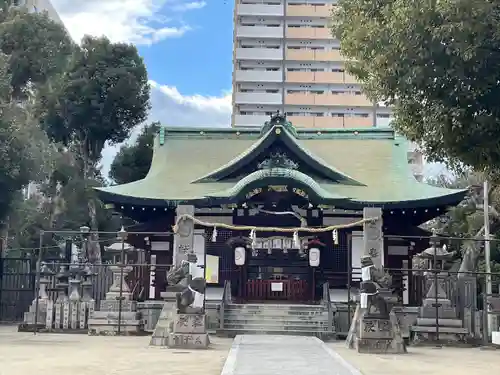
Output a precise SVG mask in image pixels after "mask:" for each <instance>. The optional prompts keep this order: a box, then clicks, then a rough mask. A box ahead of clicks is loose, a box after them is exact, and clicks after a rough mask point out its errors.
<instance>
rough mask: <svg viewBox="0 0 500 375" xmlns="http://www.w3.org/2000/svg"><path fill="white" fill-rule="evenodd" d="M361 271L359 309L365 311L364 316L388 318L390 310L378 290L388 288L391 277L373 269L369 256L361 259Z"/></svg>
mask: <svg viewBox="0 0 500 375" xmlns="http://www.w3.org/2000/svg"><path fill="white" fill-rule="evenodd" d="M361 270H362V271H361V272H362V281H361V286H360V296H361V303H360V305H361V307H362V308H365V309H366V315H368V316H369V315H377V316H379V317H382V318H388V317H389V313H390V308H389V305H388V303H387V301H386V299H385V298H384V297H383V296H382V295H380V290H381V289H388V288H390V286H391V281H392V279H391V276H390V275H388V274H387V273H385V272H384V271H382V270H378V269H377V268H375V266H374V265H373V261H372V259H371V257H370V256H365V257H363V258H361Z"/></svg>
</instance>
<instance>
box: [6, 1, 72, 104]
mask: <svg viewBox="0 0 500 375" xmlns="http://www.w3.org/2000/svg"><path fill="white" fill-rule="evenodd" d="M3 13H4V14H5V18H4V19H0V21H1V22H0V51H1V52H3V53H4V54H6V55H7V56H9V59H8V66H9V69H8V72H9V74H10V78H11V82H10V84H11V87H12V96H13V98H16V99H26V97H27V96H28V94H29V91H30V90H29V88H33V86H34V85H35V86H36V85H38V84H45V83H46V82H47V81H48V79H49V78H51V77H53V76H54V75H56V74H59V73H61V72H62V71H63V70H64V68H65V67H66V65H67V63H68V58H69V56H70V55H71V54H72V53H73V50H74V48H75V45H74V43H73V42H72V40H71V38H70V37H69V35H68V33H67V32H66V30H65V28H64V27H63V26H61V25H60V24H58V23H57V22H54V21H53V20H51V19H50V18H49V17H48V15H47V14H45V13H42V14H39V13H29V12H27V11H26V10H23V9H16V8H12V9H10V10H5V11H4V12H3Z"/></svg>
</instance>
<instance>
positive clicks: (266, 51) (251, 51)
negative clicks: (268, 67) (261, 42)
mask: <svg viewBox="0 0 500 375" xmlns="http://www.w3.org/2000/svg"><path fill="white" fill-rule="evenodd" d="M236 59H237V60H279V61H282V60H283V49H281V48H279V49H271V48H236Z"/></svg>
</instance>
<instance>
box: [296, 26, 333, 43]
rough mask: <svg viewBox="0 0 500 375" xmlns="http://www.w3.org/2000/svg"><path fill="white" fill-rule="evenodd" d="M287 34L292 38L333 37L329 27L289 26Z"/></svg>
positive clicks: (323, 38)
mask: <svg viewBox="0 0 500 375" xmlns="http://www.w3.org/2000/svg"><path fill="white" fill-rule="evenodd" d="M286 36H287V38H290V39H320V40H327V39H333V37H332V34H331V31H330V29H329V28H328V27H287V28H286Z"/></svg>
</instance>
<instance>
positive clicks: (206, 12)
mask: <svg viewBox="0 0 500 375" xmlns="http://www.w3.org/2000/svg"><path fill="white" fill-rule="evenodd" d="M230 3H231V4H232V1H231V2H230ZM232 12H233V11H232V5H229V4H227V3H224V2H223V1H222V0H212V1H208V2H207V4H206V6H204V7H203V8H201V9H194V10H192V11H189V12H185V14H183V15H182V21H183V22H185V23H186V24H188V25H192V26H191V27H192V30H190V31H188V32H186V33H185V34H184V35H183V36H182V37H180V38H169V39H164V40H163V41H161V42H158V43H156V44H153V45H151V46H139V51H140V53H141V55H142V56H143V57H144V59H145V61H146V63H147V66H148V72H149V75H150V77H151V78H152V79H153V80H155V81H157V82H159V83H162V82H164V83H168V84H169V85H173V86H175V87H177V88H178V89H179V91H180V92H182V93H183V94H185V95H194V94H201V95H210V96H216V95H220V94H221V92H223V91H224V90H228V89H229V88H230V87H231V70H232V61H231V59H232V42H233V31H232V20H233V14H232ZM159 13H160V14H163V15H164V16H165V17H168V13H169V8H168V6H167V4H165V5H164V6H163V9H162V10H161V11H160V12H159Z"/></svg>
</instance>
